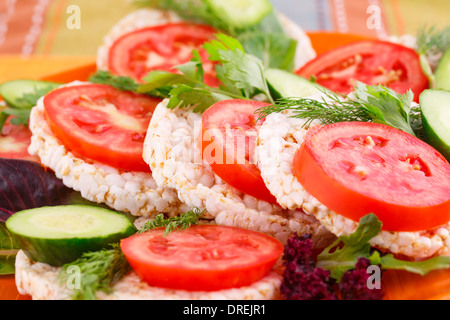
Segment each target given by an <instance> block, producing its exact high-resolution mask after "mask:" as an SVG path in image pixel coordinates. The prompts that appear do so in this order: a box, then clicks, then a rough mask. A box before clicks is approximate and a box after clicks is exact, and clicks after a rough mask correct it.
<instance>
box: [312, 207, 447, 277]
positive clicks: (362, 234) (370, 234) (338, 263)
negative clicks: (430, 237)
mask: <svg viewBox="0 0 450 320" xmlns="http://www.w3.org/2000/svg"><path fill="white" fill-rule="evenodd" d="M381 228H382V223H381V222H380V221H379V220H378V218H377V217H376V216H375V215H374V214H373V213H371V214H369V215H366V216H364V217H362V218H361V219H360V221H359V224H358V227H357V228H356V230H355V231H354V232H353V233H352V234H350V235H349V236H341V237H339V239H337V240H336V241H335V242H334V243H332V244H331V245H330V246H328V247H327V248H326V249H324V250H323V251H322V252H321V253H320V254H319V255H318V257H317V267H320V268H323V269H325V270H329V271H330V276H331V277H332V278H334V279H336V280H337V281H339V280H340V279H341V277H342V275H343V274H344V273H345V271H347V270H351V269H354V267H355V264H356V262H357V261H358V258H367V259H369V260H370V262H371V264H372V265H380V266H381V268H382V269H385V270H387V269H396V270H406V271H409V272H413V273H417V274H420V275H426V274H427V273H428V272H430V271H432V270H437V269H447V268H449V267H450V257H444V256H441V257H434V258H430V259H427V260H424V261H404V260H399V259H397V258H395V257H394V256H393V255H392V254H385V255H382V254H380V252H379V251H376V250H373V249H372V248H371V245H370V243H369V241H370V240H371V239H372V238H374V237H375V236H377V235H378V234H379V233H380V232H381Z"/></svg>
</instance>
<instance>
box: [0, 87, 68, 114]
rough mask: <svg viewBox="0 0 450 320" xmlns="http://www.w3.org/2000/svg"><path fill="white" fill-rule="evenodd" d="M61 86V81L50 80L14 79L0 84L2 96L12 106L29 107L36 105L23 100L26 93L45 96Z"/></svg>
mask: <svg viewBox="0 0 450 320" xmlns="http://www.w3.org/2000/svg"><path fill="white" fill-rule="evenodd" d="M59 86H61V84H60V83H55V82H48V81H39V80H12V81H8V82H5V83H3V84H1V85H0V96H1V97H2V98H3V100H5V102H6V103H7V104H8V105H9V106H10V107H12V108H18V109H29V108H32V107H34V105H31V104H30V103H28V102H27V101H22V100H21V98H22V97H23V96H24V94H27V93H28V94H36V95H38V96H44V95H46V94H47V93H48V92H49V91H51V90H53V89H56V88H58V87H59Z"/></svg>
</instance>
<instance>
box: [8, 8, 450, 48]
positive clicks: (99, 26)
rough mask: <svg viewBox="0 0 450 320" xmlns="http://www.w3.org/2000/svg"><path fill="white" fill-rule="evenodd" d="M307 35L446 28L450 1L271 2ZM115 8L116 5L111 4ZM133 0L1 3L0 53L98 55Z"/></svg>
mask: <svg viewBox="0 0 450 320" xmlns="http://www.w3.org/2000/svg"><path fill="white" fill-rule="evenodd" d="M272 2H273V4H274V5H275V7H276V8H277V9H278V10H279V11H281V12H282V13H284V14H286V15H287V16H288V17H289V18H291V19H292V20H294V21H296V22H297V23H298V24H299V25H301V26H302V27H303V28H304V29H305V30H307V31H333V32H341V33H354V34H359V35H369V36H375V37H384V36H386V35H390V34H394V35H402V34H405V33H409V34H415V33H416V32H417V29H418V28H420V27H421V26H423V25H425V24H427V25H437V26H438V27H441V26H445V25H446V24H448V18H449V12H450V1H448V0H272ZM112 4H113V5H112ZM135 9H136V7H135V6H134V5H133V4H132V3H131V1H129V0H114V1H111V0H96V1H93V0H0V54H22V55H31V54H39V55H94V54H95V52H96V48H97V46H98V45H99V44H100V43H101V39H102V37H103V35H104V34H105V33H106V32H107V31H108V30H109V28H111V26H112V25H114V23H116V22H117V21H118V20H119V19H120V18H121V17H122V16H124V15H125V14H127V13H129V12H132V11H133V10H135Z"/></svg>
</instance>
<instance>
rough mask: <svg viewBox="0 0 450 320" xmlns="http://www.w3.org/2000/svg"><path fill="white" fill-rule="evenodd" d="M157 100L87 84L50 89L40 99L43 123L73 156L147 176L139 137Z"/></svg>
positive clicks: (147, 170) (146, 166) (142, 136)
mask: <svg viewBox="0 0 450 320" xmlns="http://www.w3.org/2000/svg"><path fill="white" fill-rule="evenodd" d="M159 102H160V99H156V98H151V97H148V96H146V95H140V94H136V93H133V92H126V91H120V90H118V89H115V88H113V87H111V86H108V85H101V84H87V85H78V86H68V87H64V88H60V89H56V90H53V91H52V92H50V93H49V94H47V95H46V96H45V98H44V108H45V116H46V120H47V122H48V124H49V126H50V128H51V130H52V131H53V133H54V134H55V136H56V137H57V138H58V139H59V140H61V142H62V143H63V144H64V145H65V146H66V147H67V148H68V149H69V150H70V151H72V152H73V153H75V154H79V155H81V156H83V157H86V158H89V159H92V160H95V161H99V162H102V163H105V164H107V165H110V166H112V167H115V168H117V169H123V170H130V171H144V172H149V171H150V169H149V166H148V165H147V164H146V163H145V162H144V160H143V158H142V152H143V146H144V139H145V135H146V132H147V128H148V125H149V123H150V119H151V116H152V114H153V111H154V110H155V108H156V105H157V104H158V103H159Z"/></svg>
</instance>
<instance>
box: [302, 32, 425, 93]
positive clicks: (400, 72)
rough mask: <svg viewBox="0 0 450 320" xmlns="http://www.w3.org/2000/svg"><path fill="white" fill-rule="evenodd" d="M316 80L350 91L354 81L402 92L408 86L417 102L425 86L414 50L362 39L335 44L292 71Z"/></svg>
mask: <svg viewBox="0 0 450 320" xmlns="http://www.w3.org/2000/svg"><path fill="white" fill-rule="evenodd" d="M296 73H297V74H298V75H300V76H303V77H305V78H308V79H309V78H311V77H312V76H313V77H314V78H315V79H316V81H317V83H319V84H320V85H322V86H324V87H326V88H328V89H330V90H332V91H334V92H338V93H342V94H348V93H350V92H351V91H352V90H353V88H354V84H355V82H356V81H361V82H363V83H365V84H368V85H384V86H387V87H389V88H391V89H392V90H394V91H396V92H398V93H401V94H404V93H405V92H406V91H407V90H409V89H411V90H412V92H413V93H414V98H415V100H416V101H418V98H419V95H420V93H421V92H422V91H423V90H425V89H427V88H428V78H427V76H426V75H425V74H424V72H423V71H422V68H421V65H420V59H419V55H418V54H417V52H415V51H414V50H413V49H410V48H407V47H405V46H402V45H398V44H394V43H391V42H387V41H379V40H362V41H356V42H353V43H350V44H346V45H342V46H339V47H337V48H335V49H332V50H330V51H327V52H325V53H323V54H321V55H319V56H317V57H316V58H315V59H313V60H311V61H310V62H308V63H307V64H305V65H304V66H303V67H301V68H300V69H299V70H297V72H296Z"/></svg>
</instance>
